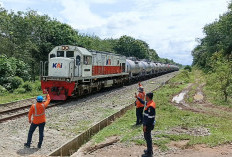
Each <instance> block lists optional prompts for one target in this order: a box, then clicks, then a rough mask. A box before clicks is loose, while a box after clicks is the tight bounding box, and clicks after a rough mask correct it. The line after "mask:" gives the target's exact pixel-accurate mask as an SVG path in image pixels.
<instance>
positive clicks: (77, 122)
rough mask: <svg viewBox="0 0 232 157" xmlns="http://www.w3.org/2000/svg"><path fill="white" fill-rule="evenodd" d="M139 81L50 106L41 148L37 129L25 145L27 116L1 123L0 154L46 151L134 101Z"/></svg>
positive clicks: (148, 84) (149, 84)
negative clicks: (38, 147)
mask: <svg viewBox="0 0 232 157" xmlns="http://www.w3.org/2000/svg"><path fill="white" fill-rule="evenodd" d="M177 73H178V72H173V73H170V74H166V75H162V76H159V77H156V78H152V79H149V80H146V81H143V82H142V85H143V86H144V88H145V89H146V91H152V90H154V89H155V88H157V87H159V86H162V85H164V83H165V82H166V81H167V80H169V79H170V78H172V77H174V76H175V75H176V74H177ZM137 87H138V85H137V84H133V85H129V86H124V87H122V88H117V89H113V90H110V91H104V92H101V93H97V94H93V95H89V96H87V97H85V98H81V99H79V100H75V101H72V102H68V103H66V104H63V105H62V106H56V107H53V108H51V109H48V110H47V112H46V115H47V122H46V126H45V136H44V143H43V146H42V149H37V148H36V145H37V142H38V130H36V131H35V133H34V134H35V136H33V142H32V145H31V146H32V148H30V149H28V148H24V147H23V144H24V142H26V139H27V133H28V129H29V123H28V118H27V117H26V116H23V117H21V118H17V119H14V120H9V121H6V122H4V123H1V124H0V125H1V128H0V138H1V143H0V156H25V155H47V154H49V153H51V152H52V151H54V150H56V149H57V148H59V147H60V146H62V145H63V144H64V143H66V142H68V141H69V140H71V139H72V138H74V137H75V136H76V135H78V134H80V133H82V132H84V131H85V130H87V129H88V128H89V127H90V126H92V125H93V124H95V123H96V122H99V121H101V120H103V119H104V118H106V117H108V116H110V115H112V114H113V113H116V112H118V111H119V110H121V109H122V108H124V107H125V106H127V105H129V104H131V103H133V102H134V101H135V98H134V93H135V92H136V91H137Z"/></svg>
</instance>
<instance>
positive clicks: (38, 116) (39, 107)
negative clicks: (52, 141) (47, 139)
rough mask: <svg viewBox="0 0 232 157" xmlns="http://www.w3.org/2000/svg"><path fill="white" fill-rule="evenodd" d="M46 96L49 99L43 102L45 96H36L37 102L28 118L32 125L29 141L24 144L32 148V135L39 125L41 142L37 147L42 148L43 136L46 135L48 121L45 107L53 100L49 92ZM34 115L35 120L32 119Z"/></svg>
mask: <svg viewBox="0 0 232 157" xmlns="http://www.w3.org/2000/svg"><path fill="white" fill-rule="evenodd" d="M46 98H47V100H46V101H45V102H43V97H42V96H38V97H37V98H36V100H37V103H36V104H33V105H32V106H31V108H30V110H29V113H28V120H29V123H30V124H31V126H30V129H29V132H28V137H27V143H24V146H25V147H27V148H30V145H31V140H32V135H33V133H34V131H35V129H36V128H37V127H39V143H38V145H37V147H38V148H41V146H42V142H43V136H44V126H45V123H46V117H45V109H46V108H47V107H48V104H49V103H50V100H51V99H50V96H49V94H47V96H46ZM32 115H33V120H32V119H31V118H32Z"/></svg>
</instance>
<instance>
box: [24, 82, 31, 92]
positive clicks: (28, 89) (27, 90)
mask: <svg viewBox="0 0 232 157" xmlns="http://www.w3.org/2000/svg"><path fill="white" fill-rule="evenodd" d="M22 87H23V88H24V89H25V90H26V92H30V91H32V90H33V85H32V83H31V82H28V81H27V82H25V83H24V84H23V86H22Z"/></svg>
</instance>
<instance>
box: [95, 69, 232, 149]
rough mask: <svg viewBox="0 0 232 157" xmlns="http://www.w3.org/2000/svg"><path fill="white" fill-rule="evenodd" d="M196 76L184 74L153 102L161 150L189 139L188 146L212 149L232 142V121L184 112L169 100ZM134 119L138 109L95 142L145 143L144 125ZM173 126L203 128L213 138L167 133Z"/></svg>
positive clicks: (155, 136)
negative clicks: (110, 139) (113, 139)
mask: <svg viewBox="0 0 232 157" xmlns="http://www.w3.org/2000/svg"><path fill="white" fill-rule="evenodd" d="M194 77H195V76H194V72H192V73H188V74H186V72H181V73H180V74H179V75H177V76H176V77H174V78H173V79H172V80H170V81H169V83H168V84H166V85H165V86H164V87H162V88H161V89H159V90H157V91H155V92H154V101H155V102H156V104H157V109H156V112H157V115H156V120H157V123H156V126H155V129H154V130H153V132H152V134H153V143H154V144H155V145H157V146H159V148H160V149H161V150H162V151H165V150H167V149H168V147H167V144H168V143H169V142H170V141H179V140H189V142H188V145H194V144H207V145H209V146H216V145H218V144H222V143H227V142H231V141H232V134H231V132H232V127H231V126H232V120H231V119H228V118H221V117H216V116H215V117H214V116H209V115H205V114H200V113H193V112H190V111H183V110H179V109H178V108H176V107H175V106H173V105H172V104H171V102H170V100H171V99H172V97H173V95H176V94H177V93H179V92H181V91H182V90H183V89H184V88H185V87H186V86H187V85H188V84H189V83H190V82H194ZM219 114H220V113H219ZM135 120H136V116H135V109H132V110H130V111H128V112H127V113H126V114H125V115H124V116H123V117H121V118H119V119H118V120H116V121H115V122H114V123H112V124H111V125H109V126H108V127H106V128H104V129H103V130H102V131H100V132H99V133H98V134H96V135H95V136H94V137H93V138H92V139H93V141H94V142H96V143H99V142H102V141H104V140H105V139H106V138H107V137H110V136H120V137H121V142H129V143H130V142H134V143H136V144H140V145H141V144H145V141H144V139H143V132H142V126H139V127H136V126H134V124H135ZM174 127H184V128H198V127H204V128H208V129H209V130H210V135H208V136H193V135H190V134H172V133H167V131H169V130H171V129H172V128H174Z"/></svg>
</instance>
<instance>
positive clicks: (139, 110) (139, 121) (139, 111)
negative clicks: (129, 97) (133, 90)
mask: <svg viewBox="0 0 232 157" xmlns="http://www.w3.org/2000/svg"><path fill="white" fill-rule="evenodd" d="M138 92H139V94H138V95H137V94H136V96H137V97H139V98H140V99H142V100H144V99H145V92H144V89H143V87H139V88H138ZM135 105H136V117H137V121H136V125H140V124H142V123H143V109H144V105H143V104H142V103H141V102H140V101H139V100H138V99H137V100H136V101H135Z"/></svg>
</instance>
